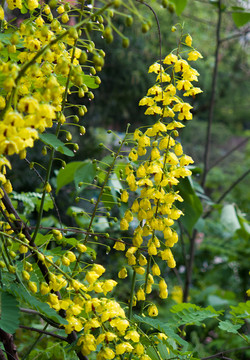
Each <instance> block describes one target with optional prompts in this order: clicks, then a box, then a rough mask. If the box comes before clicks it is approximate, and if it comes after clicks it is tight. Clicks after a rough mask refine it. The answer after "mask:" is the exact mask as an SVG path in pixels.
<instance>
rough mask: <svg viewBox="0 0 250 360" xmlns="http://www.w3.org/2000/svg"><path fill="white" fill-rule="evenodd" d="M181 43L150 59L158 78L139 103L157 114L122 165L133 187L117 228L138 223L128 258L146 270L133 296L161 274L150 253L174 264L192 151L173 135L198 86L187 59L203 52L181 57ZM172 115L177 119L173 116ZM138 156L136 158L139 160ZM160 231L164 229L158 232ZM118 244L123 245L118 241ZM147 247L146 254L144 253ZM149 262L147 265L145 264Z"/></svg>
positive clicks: (162, 285) (141, 293)
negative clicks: (183, 181) (182, 184)
mask: <svg viewBox="0 0 250 360" xmlns="http://www.w3.org/2000/svg"><path fill="white" fill-rule="evenodd" d="M185 44H186V46H192V38H191V36H190V35H188V36H187V37H186V39H185ZM180 54H181V53H180V49H178V50H177V54H176V55H175V54H173V53H171V54H169V55H168V56H166V58H165V59H164V60H163V63H164V64H166V65H167V67H166V68H165V69H164V67H163V66H162V65H161V64H159V63H154V64H153V65H152V66H150V68H149V72H153V73H156V74H157V79H156V84H155V85H154V86H152V87H151V88H150V89H149V90H148V93H147V96H145V97H144V98H142V99H141V101H140V103H139V105H142V106H144V105H145V106H147V110H146V111H145V114H146V115H155V116H158V119H157V121H156V122H155V123H154V125H153V126H151V127H149V128H148V129H147V130H146V131H145V132H142V131H141V130H140V129H137V130H135V132H134V136H133V139H134V141H135V143H136V145H135V146H134V147H133V149H132V150H131V151H130V154H129V159H130V161H131V162H130V164H128V165H127V166H126V170H125V173H126V182H127V184H128V186H129V190H130V192H131V193H133V192H134V193H135V195H136V198H135V196H131V197H132V198H134V200H133V203H132V205H131V207H130V208H129V209H128V210H126V212H125V214H124V217H123V218H122V220H121V222H120V229H121V230H123V231H124V230H128V229H129V223H131V222H132V221H133V220H135V221H134V223H133V224H136V221H137V226H136V228H135V229H134V231H133V238H132V242H133V246H131V247H129V248H128V249H127V251H126V257H127V260H128V264H129V265H130V266H132V267H133V268H134V270H135V272H136V273H139V274H144V273H145V284H144V288H140V289H139V290H138V292H137V300H143V301H144V300H145V292H146V293H147V294H150V292H151V291H152V284H154V276H158V277H160V275H161V272H160V268H159V266H158V265H157V263H156V261H155V260H154V257H159V258H160V259H161V260H163V261H166V262H167V265H168V266H169V267H170V268H174V267H175V266H176V262H175V260H174V256H173V254H172V250H171V248H172V247H173V246H174V244H175V243H176V242H177V241H178V234H177V232H176V231H175V230H174V229H173V228H172V226H173V224H174V222H175V220H177V219H178V218H179V217H180V216H181V215H183V214H182V211H180V210H179V209H178V207H177V206H176V205H175V202H176V201H179V202H181V201H183V199H182V198H181V196H180V195H179V193H178V191H176V190H175V188H174V186H175V185H177V184H178V183H179V179H180V178H184V177H186V176H190V175H191V171H190V169H188V168H187V167H186V166H188V165H189V164H192V163H193V160H192V158H191V157H190V156H188V155H185V154H184V153H183V149H182V145H181V143H180V142H179V141H177V140H176V137H178V129H179V128H182V127H184V125H183V123H182V122H180V121H182V120H190V119H192V113H191V112H190V110H191V109H192V106H191V105H190V104H189V103H187V102H185V101H184V100H183V99H182V95H183V96H185V97H187V96H195V95H196V94H198V93H200V92H201V89H200V88H198V87H194V86H193V85H192V82H193V81H198V76H199V73H198V71H197V70H195V69H194V68H192V67H191V66H190V64H189V63H188V61H195V60H197V59H198V58H199V57H202V56H201V54H200V53H199V52H198V51H196V50H194V49H193V50H192V51H190V52H189V53H188V59H187V60H184V59H183V58H181V55H180ZM175 116H177V117H178V120H179V121H177V120H175ZM139 160H140V161H139ZM128 199H129V194H128V191H127V190H124V191H123V192H122V194H121V201H123V202H127V201H128ZM161 234H162V235H161ZM114 247H115V248H116V249H117V250H125V246H124V248H123V249H122V245H121V244H119V243H116V244H115V246H114ZM142 252H146V253H147V258H146V257H145V256H144V255H143V254H142ZM152 259H153V261H154V264H153V266H152V267H151V269H150V272H149V271H147V272H145V268H144V267H145V266H146V265H147V263H148V261H150V262H151V260H152ZM147 267H148V266H147ZM125 270H126V269H125V268H123V269H122V270H121V271H120V272H119V277H120V278H124V277H125V276H126V273H125ZM158 287H159V290H160V294H159V296H160V297H161V298H163V299H164V298H166V297H167V296H168V291H167V285H166V283H165V281H164V279H162V278H160V281H159V284H158ZM148 313H149V315H150V316H156V315H157V314H158V311H156V309H155V308H154V305H152V306H150V307H149V309H148Z"/></svg>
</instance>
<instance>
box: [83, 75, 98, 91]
mask: <svg viewBox="0 0 250 360" xmlns="http://www.w3.org/2000/svg"><path fill="white" fill-rule="evenodd" d="M82 77H83V82H84V84H85V85H87V87H88V88H90V89H97V88H98V87H99V85H97V84H96V83H95V77H94V76H91V75H82Z"/></svg>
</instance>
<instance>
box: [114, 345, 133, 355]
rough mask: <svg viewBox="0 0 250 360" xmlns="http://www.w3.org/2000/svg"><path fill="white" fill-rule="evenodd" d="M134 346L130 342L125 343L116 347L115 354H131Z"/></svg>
mask: <svg viewBox="0 0 250 360" xmlns="http://www.w3.org/2000/svg"><path fill="white" fill-rule="evenodd" d="M133 349H134V348H133V346H132V345H131V344H130V343H129V342H123V343H120V344H118V345H116V347H115V353H116V355H122V354H124V353H125V352H131V351H132V350H133Z"/></svg>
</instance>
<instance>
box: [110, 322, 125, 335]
mask: <svg viewBox="0 0 250 360" xmlns="http://www.w3.org/2000/svg"><path fill="white" fill-rule="evenodd" d="M110 325H111V326H112V327H115V328H117V329H118V331H119V332H120V333H121V335H123V334H124V333H125V331H126V329H127V327H128V326H129V321H128V320H126V319H119V318H115V319H112V320H111V321H110Z"/></svg>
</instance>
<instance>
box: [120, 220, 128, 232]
mask: <svg viewBox="0 0 250 360" xmlns="http://www.w3.org/2000/svg"><path fill="white" fill-rule="evenodd" d="M128 228H129V223H128V221H127V220H126V219H125V218H123V219H121V221H120V229H121V230H122V231H125V230H128Z"/></svg>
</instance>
